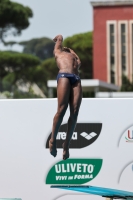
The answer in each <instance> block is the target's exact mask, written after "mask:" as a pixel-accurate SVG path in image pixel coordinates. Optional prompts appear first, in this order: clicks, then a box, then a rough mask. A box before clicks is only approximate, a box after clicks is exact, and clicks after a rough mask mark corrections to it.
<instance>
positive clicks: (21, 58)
mask: <svg viewBox="0 0 133 200" xmlns="http://www.w3.org/2000/svg"><path fill="white" fill-rule="evenodd" d="M39 64H40V60H39V58H37V57H35V56H32V55H27V54H22V53H11V52H0V80H1V81H0V90H1V91H3V89H4V87H5V86H7V87H8V86H10V85H14V84H15V83H16V82H17V81H18V80H20V79H21V80H23V81H32V73H33V71H34V69H35V68H36V66H37V65H39Z"/></svg>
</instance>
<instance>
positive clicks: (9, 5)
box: [0, 0, 33, 44]
mask: <svg viewBox="0 0 133 200" xmlns="http://www.w3.org/2000/svg"><path fill="white" fill-rule="evenodd" d="M32 16H33V13H32V10H31V9H30V8H29V7H26V6H23V5H21V4H19V3H16V2H11V1H10V0H0V40H1V41H2V42H3V43H4V44H6V42H5V41H4V38H5V37H6V36H7V35H8V34H13V35H14V36H16V35H19V34H21V31H22V30H24V29H26V28H27V27H28V26H29V18H30V17H32Z"/></svg>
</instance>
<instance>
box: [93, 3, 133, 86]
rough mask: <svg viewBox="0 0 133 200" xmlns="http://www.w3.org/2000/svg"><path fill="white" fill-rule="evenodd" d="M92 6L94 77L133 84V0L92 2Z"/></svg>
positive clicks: (118, 83) (117, 83)
mask: <svg viewBox="0 0 133 200" xmlns="http://www.w3.org/2000/svg"><path fill="white" fill-rule="evenodd" d="M91 4H92V6H93V20H94V22H93V24H94V31H93V78H94V79H100V80H102V81H106V82H108V83H113V84H116V85H118V86H121V84H122V75H125V76H126V77H127V78H128V79H129V80H130V81H133V1H129V0H126V1H107V2H91Z"/></svg>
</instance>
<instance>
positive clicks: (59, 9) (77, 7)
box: [0, 0, 103, 51]
mask: <svg viewBox="0 0 133 200" xmlns="http://www.w3.org/2000/svg"><path fill="white" fill-rule="evenodd" d="M12 1H14V2H18V3H20V4H22V5H24V6H29V7H30V8H31V9H32V11H33V14H34V16H33V17H32V18H31V19H30V26H29V27H28V28H27V29H25V30H23V31H22V34H21V36H18V37H13V36H8V37H7V38H6V40H7V41H12V40H15V41H24V40H30V39H33V38H40V37H48V38H51V39H52V38H54V37H55V36H56V35H58V34H62V35H63V37H64V38H66V37H69V36H72V35H74V34H78V33H85V32H88V31H92V30H93V8H92V5H91V3H90V2H91V1H100V0H12ZM102 1H103V0H102ZM8 48H9V49H11V47H10V46H9V47H8ZM4 49H5V47H4V46H3V45H2V44H1V43H0V50H4ZM6 49H7V47H6ZM12 50H18V51H22V47H20V46H18V45H14V47H13V48H12Z"/></svg>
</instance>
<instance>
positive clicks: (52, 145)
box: [49, 140, 57, 157]
mask: <svg viewBox="0 0 133 200" xmlns="http://www.w3.org/2000/svg"><path fill="white" fill-rule="evenodd" d="M49 150H50V154H51V155H52V156H54V157H56V155H57V150H56V142H51V140H49Z"/></svg>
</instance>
